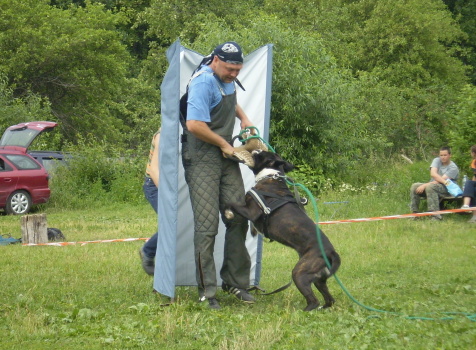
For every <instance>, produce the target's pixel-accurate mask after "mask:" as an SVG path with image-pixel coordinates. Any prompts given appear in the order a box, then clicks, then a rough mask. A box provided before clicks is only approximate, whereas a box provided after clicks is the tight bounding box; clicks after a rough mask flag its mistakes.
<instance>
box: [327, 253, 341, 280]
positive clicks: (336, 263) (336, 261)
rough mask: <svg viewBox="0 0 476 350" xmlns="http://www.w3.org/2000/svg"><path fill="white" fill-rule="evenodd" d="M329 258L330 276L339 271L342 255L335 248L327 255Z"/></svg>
mask: <svg viewBox="0 0 476 350" xmlns="http://www.w3.org/2000/svg"><path fill="white" fill-rule="evenodd" d="M327 259H329V262H330V263H331V268H330V269H329V271H328V276H327V277H330V276H332V275H333V274H335V273H336V272H337V270H338V269H339V267H340V255H339V254H337V252H336V251H335V250H333V251H332V252H331V253H330V254H328V255H327Z"/></svg>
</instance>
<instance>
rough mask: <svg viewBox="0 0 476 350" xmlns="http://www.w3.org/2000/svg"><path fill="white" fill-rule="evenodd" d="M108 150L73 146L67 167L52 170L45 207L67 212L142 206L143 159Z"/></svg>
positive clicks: (94, 146)
mask: <svg viewBox="0 0 476 350" xmlns="http://www.w3.org/2000/svg"><path fill="white" fill-rule="evenodd" d="M108 148H109V146H107V145H105V144H97V143H96V144H85V143H82V142H80V145H79V146H75V148H74V150H72V151H70V152H71V154H73V156H72V158H71V159H69V160H68V164H67V166H63V167H59V168H58V169H56V171H55V173H54V175H53V177H52V179H51V181H50V187H51V193H52V194H51V199H50V202H49V205H50V206H53V207H57V208H67V209H69V208H87V207H90V206H93V205H101V204H111V203H114V202H116V203H125V202H129V203H139V202H142V201H143V200H144V195H143V192H142V177H143V171H144V167H145V165H144V164H145V159H143V158H142V157H140V156H137V155H135V154H132V153H131V152H130V151H129V152H126V151H124V152H123V155H121V154H120V152H118V151H116V150H114V151H111V150H110V149H108Z"/></svg>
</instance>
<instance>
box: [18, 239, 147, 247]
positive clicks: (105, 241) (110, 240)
mask: <svg viewBox="0 0 476 350" xmlns="http://www.w3.org/2000/svg"><path fill="white" fill-rule="evenodd" d="M148 239H149V238H118V239H103V240H100V241H79V242H52V243H22V245H24V246H29V247H32V246H38V245H52V246H58V247H63V246H66V245H74V244H81V245H82V246H83V245H86V244H90V243H114V242H132V241H147V240H148Z"/></svg>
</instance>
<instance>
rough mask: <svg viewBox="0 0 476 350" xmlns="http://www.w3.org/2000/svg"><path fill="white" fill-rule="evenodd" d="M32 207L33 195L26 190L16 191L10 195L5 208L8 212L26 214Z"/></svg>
mask: <svg viewBox="0 0 476 350" xmlns="http://www.w3.org/2000/svg"><path fill="white" fill-rule="evenodd" d="M30 208H31V197H30V195H29V194H28V193H27V192H25V191H15V192H13V193H12V194H11V195H10V197H8V201H7V205H6V207H5V210H6V212H7V213H8V214H13V215H21V214H26V213H28V212H29V211H30Z"/></svg>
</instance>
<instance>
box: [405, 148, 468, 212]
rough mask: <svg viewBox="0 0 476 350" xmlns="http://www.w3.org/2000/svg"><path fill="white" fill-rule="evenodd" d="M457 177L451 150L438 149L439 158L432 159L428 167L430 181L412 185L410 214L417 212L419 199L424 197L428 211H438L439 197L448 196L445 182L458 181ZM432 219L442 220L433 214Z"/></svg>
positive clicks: (456, 167) (456, 168)
mask: <svg viewBox="0 0 476 350" xmlns="http://www.w3.org/2000/svg"><path fill="white" fill-rule="evenodd" d="M458 175H459V169H458V166H457V165H456V164H455V163H454V162H453V161H452V160H451V149H450V148H449V147H442V148H440V154H439V156H438V157H436V158H435V159H433V161H432V163H431V165H430V176H431V180H430V181H429V182H426V183H421V182H417V183H414V184H413V185H412V186H411V188H410V197H411V204H410V207H411V210H412V212H413V213H418V212H419V207H420V198H421V197H426V200H427V203H428V211H438V210H440V197H445V196H450V194H449V192H448V190H447V189H446V186H445V182H446V181H447V180H448V179H451V180H454V181H456V180H458ZM432 219H434V220H441V219H442V218H441V215H439V214H435V215H433V216H432Z"/></svg>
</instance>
